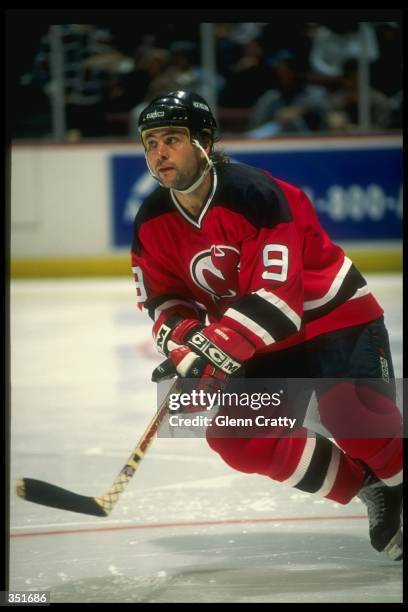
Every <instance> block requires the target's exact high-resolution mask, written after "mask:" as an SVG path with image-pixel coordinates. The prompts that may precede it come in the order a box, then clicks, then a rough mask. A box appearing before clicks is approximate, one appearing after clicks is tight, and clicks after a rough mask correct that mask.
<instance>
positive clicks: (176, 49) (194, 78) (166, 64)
mask: <svg viewBox="0 0 408 612" xmlns="http://www.w3.org/2000/svg"><path fill="white" fill-rule="evenodd" d="M155 51H156V52H157V51H159V50H157V49H156V50H155ZM160 51H161V52H163V50H160ZM165 53H166V56H165V57H166V59H165V61H164V58H163V57H162V60H163V61H162V65H161V67H160V66H159V65H158V64H157V65H156V67H155V71H156V74H155V75H154V76H153V78H151V80H150V81H149V84H148V86H147V90H146V93H145V96H144V98H143V100H142V101H141V102H140V103H139V104H137V105H136V107H135V108H134V109H132V111H131V120H130V134H131V136H135V135H136V134H137V123H138V120H139V114H140V112H141V110H142V109H143V108H144V107H145V106H146V104H147V103H149V102H150V101H151V100H153V99H154V98H156V97H157V96H160V95H162V94H164V93H166V92H168V91H177V90H189V91H193V92H195V93H198V94H202V93H203V91H202V90H203V85H204V73H203V70H202V68H201V66H200V58H199V53H198V48H197V45H196V44H195V43H193V42H191V41H184V40H179V41H174V42H173V43H171V44H170V45H169V51H165ZM152 57H153V54H152V53H149V55H148V62H149V63H151V61H152ZM156 59H158V58H156ZM222 83H223V79H222V78H221V77H220V76H218V78H217V85H218V88H220V87H221V86H222Z"/></svg>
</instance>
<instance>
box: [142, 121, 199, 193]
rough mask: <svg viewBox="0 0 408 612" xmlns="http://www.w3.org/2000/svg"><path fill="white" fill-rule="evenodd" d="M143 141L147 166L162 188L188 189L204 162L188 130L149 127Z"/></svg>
mask: <svg viewBox="0 0 408 612" xmlns="http://www.w3.org/2000/svg"><path fill="white" fill-rule="evenodd" d="M143 140H144V145H145V148H146V155H147V161H148V162H149V165H150V168H151V169H152V170H153V172H154V173H155V174H156V176H157V177H158V178H159V179H160V182H161V183H162V184H163V185H164V186H165V187H171V188H173V189H187V188H188V187H189V186H190V185H191V184H192V183H193V182H194V181H195V180H196V179H197V178H198V176H199V173H200V172H201V171H202V166H203V164H204V163H205V162H203V159H202V157H201V154H200V152H199V150H198V149H197V147H195V146H194V145H192V144H191V140H190V136H189V133H188V131H187V130H185V129H183V128H170V127H169V128H160V129H156V130H149V131H148V132H147V133H145V134H144V138H143Z"/></svg>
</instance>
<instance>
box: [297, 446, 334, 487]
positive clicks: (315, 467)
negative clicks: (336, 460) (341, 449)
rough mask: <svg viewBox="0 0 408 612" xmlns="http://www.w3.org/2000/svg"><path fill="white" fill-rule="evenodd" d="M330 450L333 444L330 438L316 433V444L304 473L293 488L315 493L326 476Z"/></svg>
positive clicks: (331, 450) (330, 455) (330, 454)
mask: <svg viewBox="0 0 408 612" xmlns="http://www.w3.org/2000/svg"><path fill="white" fill-rule="evenodd" d="M332 452H333V444H332V443H331V442H330V440H328V439H327V438H324V437H323V436H321V435H320V434H316V446H315V449H314V452H313V456H312V460H311V462H310V465H309V467H308V468H307V471H306V474H305V475H304V476H303V478H302V479H301V480H300V481H299V482H298V483H297V485H295V487H294V488H295V489H299V490H300V491H306V492H307V493H316V491H318V490H319V489H320V488H321V487H322V485H323V483H324V479H325V478H326V476H327V472H328V469H329V465H330V460H331V457H332Z"/></svg>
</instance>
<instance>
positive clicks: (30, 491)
mask: <svg viewBox="0 0 408 612" xmlns="http://www.w3.org/2000/svg"><path fill="white" fill-rule="evenodd" d="M16 490H17V495H18V496H19V497H22V498H23V499H26V500H27V501H30V502H33V503H34V504H41V505H42V506H50V507H51V508H60V509H61V510H69V511H70V512H79V513H81V514H90V515H91V516H107V512H106V511H105V510H104V509H103V508H102V507H101V506H100V505H99V504H98V502H97V501H96V500H95V498H94V497H86V496H85V495H78V494H77V493H72V491H68V490H67V489H62V488H61V487H56V486H55V485H53V484H50V483H49V482H43V481H42V480H35V479H34V478H22V479H21V480H18V481H17V485H16Z"/></svg>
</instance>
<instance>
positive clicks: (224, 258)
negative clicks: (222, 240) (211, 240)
mask: <svg viewBox="0 0 408 612" xmlns="http://www.w3.org/2000/svg"><path fill="white" fill-rule="evenodd" d="M238 271H239V251H238V249H236V248H234V247H231V246H225V245H223V244H221V245H218V244H217V245H215V244H214V245H213V246H212V247H211V249H207V250H205V251H200V253H197V255H195V256H194V257H193V259H192V260H191V264H190V274H191V277H192V279H193V281H194V282H195V284H196V285H198V287H200V289H204V291H207V292H208V293H210V294H211V296H212V298H213V299H214V300H217V299H221V298H234V297H235V296H236V295H237V292H236V288H237V286H238Z"/></svg>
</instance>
